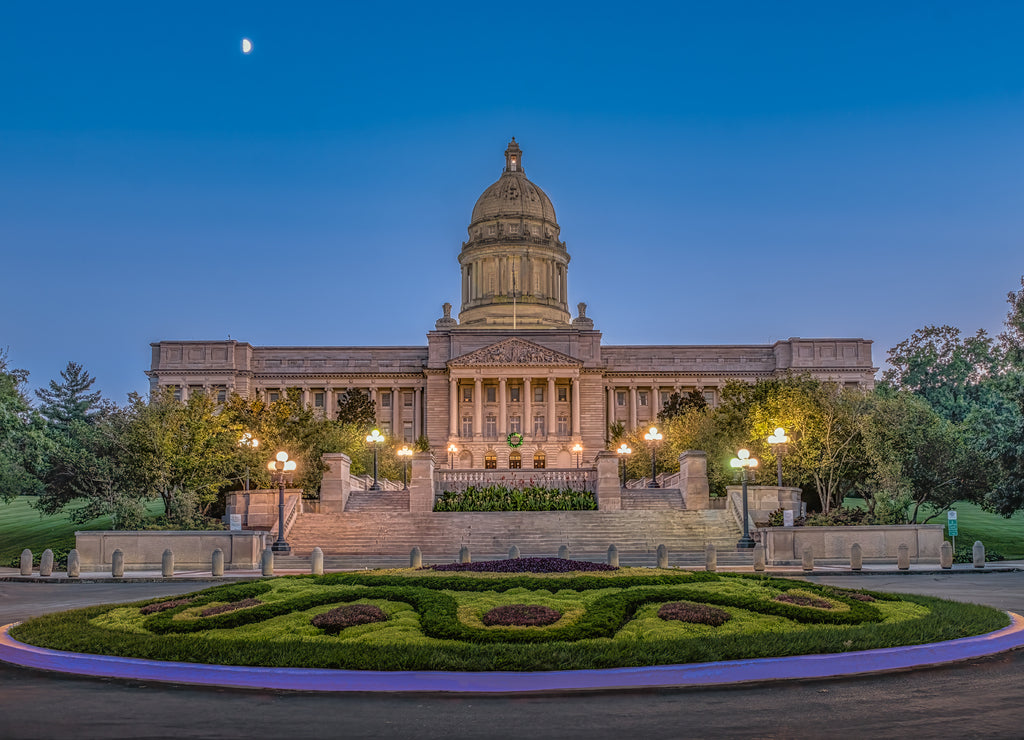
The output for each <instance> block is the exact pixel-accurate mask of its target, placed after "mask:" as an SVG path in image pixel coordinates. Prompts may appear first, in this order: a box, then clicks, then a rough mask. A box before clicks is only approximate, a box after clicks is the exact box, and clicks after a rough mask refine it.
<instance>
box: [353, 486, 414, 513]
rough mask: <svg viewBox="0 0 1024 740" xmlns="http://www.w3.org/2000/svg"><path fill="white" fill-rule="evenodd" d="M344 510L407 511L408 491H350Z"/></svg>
mask: <svg viewBox="0 0 1024 740" xmlns="http://www.w3.org/2000/svg"><path fill="white" fill-rule="evenodd" d="M345 511H346V512H350V511H351V512H366V511H409V492H408V491H352V492H351V493H350V494H349V497H348V501H347V502H346V503H345Z"/></svg>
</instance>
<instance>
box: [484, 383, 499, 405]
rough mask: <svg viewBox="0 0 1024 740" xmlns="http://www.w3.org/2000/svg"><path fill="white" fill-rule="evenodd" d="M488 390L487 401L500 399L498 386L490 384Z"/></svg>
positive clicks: (492, 401)
mask: <svg viewBox="0 0 1024 740" xmlns="http://www.w3.org/2000/svg"><path fill="white" fill-rule="evenodd" d="M486 391H487V403H494V402H495V401H497V400H498V386H496V385H489V386H487V388H486Z"/></svg>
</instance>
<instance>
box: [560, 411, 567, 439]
mask: <svg viewBox="0 0 1024 740" xmlns="http://www.w3.org/2000/svg"><path fill="white" fill-rule="evenodd" d="M558 436H559V437H568V436H569V417H568V416H559V417H558Z"/></svg>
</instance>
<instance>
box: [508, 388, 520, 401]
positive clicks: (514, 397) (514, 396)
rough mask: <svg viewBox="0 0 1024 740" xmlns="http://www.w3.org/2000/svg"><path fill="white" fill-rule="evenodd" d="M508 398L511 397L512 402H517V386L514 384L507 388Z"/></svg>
mask: <svg viewBox="0 0 1024 740" xmlns="http://www.w3.org/2000/svg"><path fill="white" fill-rule="evenodd" d="M508 393H509V398H510V399H512V403H519V386H518V385H514V386H512V387H511V388H509V389H508Z"/></svg>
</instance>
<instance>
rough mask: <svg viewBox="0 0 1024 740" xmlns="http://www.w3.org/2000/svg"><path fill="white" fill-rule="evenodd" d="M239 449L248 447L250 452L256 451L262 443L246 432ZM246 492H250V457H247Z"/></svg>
mask: <svg viewBox="0 0 1024 740" xmlns="http://www.w3.org/2000/svg"><path fill="white" fill-rule="evenodd" d="M238 446H239V447H247V448H248V449H249V451H250V452H251V451H252V450H255V449H256V448H257V447H259V446H260V441H259V440H258V439H256V438H255V437H254V436H252V434H250V433H249V432H246V433H245V434H243V435H242V438H241V439H240V440H238ZM245 490H246V492H248V491H249V456H248V455H246V456H245Z"/></svg>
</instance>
